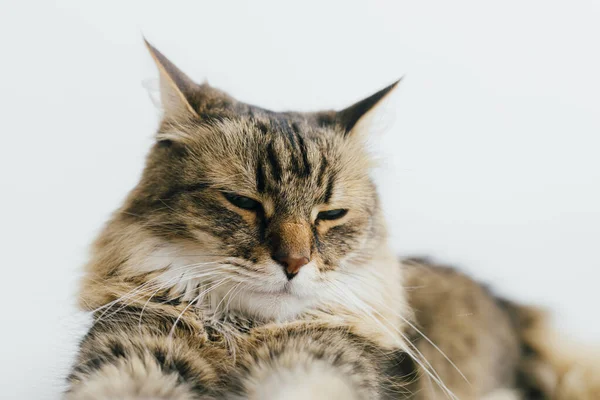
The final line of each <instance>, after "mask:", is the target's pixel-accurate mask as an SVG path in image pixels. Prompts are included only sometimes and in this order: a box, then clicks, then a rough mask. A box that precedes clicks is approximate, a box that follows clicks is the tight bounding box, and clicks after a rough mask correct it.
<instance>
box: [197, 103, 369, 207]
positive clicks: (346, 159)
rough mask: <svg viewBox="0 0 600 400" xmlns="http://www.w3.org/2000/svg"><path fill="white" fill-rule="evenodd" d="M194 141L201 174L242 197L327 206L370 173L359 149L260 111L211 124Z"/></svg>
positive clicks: (292, 116) (299, 117)
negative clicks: (336, 194) (345, 186)
mask: <svg viewBox="0 0 600 400" xmlns="http://www.w3.org/2000/svg"><path fill="white" fill-rule="evenodd" d="M195 136H196V139H197V143H196V146H195V147H196V153H197V156H198V157H195V158H194V159H195V160H201V162H202V164H203V166H204V168H203V174H204V175H205V176H209V177H211V179H212V180H213V181H214V182H217V183H218V184H219V185H221V186H223V187H224V188H225V189H227V188H231V189H232V190H236V191H240V190H244V192H242V194H246V195H251V194H254V193H256V194H259V195H264V196H269V197H272V198H275V199H278V198H280V197H281V196H282V195H284V194H285V199H286V200H288V201H289V200H290V199H291V198H295V199H297V200H298V201H303V199H304V200H306V201H308V202H314V201H316V202H320V203H328V202H329V201H330V200H331V199H332V196H333V194H334V191H335V189H336V188H337V189H338V190H339V189H341V185H342V184H343V183H346V182H351V181H353V180H357V179H361V178H363V177H364V175H365V173H366V170H368V165H367V164H368V160H367V158H366V154H365V155H363V153H364V152H363V151H362V144H358V143H356V142H357V141H356V140H354V139H352V138H347V137H344V136H343V135H341V134H340V132H337V131H336V130H335V129H332V128H330V127H327V126H320V125H319V123H318V121H316V120H315V119H314V118H312V117H311V116H310V115H306V114H302V113H288V112H286V113H275V112H264V111H262V110H259V111H258V112H254V113H253V114H250V115H248V114H246V115H240V116H237V117H234V118H225V119H218V120H215V121H213V122H211V123H210V125H208V126H206V125H204V126H203V127H201V128H200V129H198V131H197V132H196V135H195ZM192 167H193V166H192ZM246 190H247V191H246Z"/></svg>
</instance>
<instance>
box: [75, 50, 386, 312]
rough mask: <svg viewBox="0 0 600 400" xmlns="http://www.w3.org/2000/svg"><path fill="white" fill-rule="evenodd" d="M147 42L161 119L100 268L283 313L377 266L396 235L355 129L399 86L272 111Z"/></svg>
mask: <svg viewBox="0 0 600 400" xmlns="http://www.w3.org/2000/svg"><path fill="white" fill-rule="evenodd" d="M148 47H149V49H150V52H151V54H152V56H153V58H154V60H155V61H156V63H157V65H158V68H159V71H160V83H161V101H162V105H163V109H164V116H163V120H162V122H161V124H160V127H159V130H158V134H157V141H156V143H155V145H154V146H153V148H152V150H151V151H150V154H149V156H148V160H147V165H146V168H145V170H144V173H143V176H142V178H141V181H140V183H139V184H138V186H137V187H136V188H135V189H134V190H133V191H132V193H131V194H130V196H129V198H128V199H127V201H126V203H125V204H124V206H123V207H122V208H121V209H120V210H119V211H118V212H117V213H116V215H115V217H114V218H113V220H112V221H111V222H110V223H109V225H108V227H107V229H106V231H105V232H104V234H103V235H102V236H101V238H100V240H99V241H98V242H97V247H96V248H97V256H96V257H95V259H93V260H92V264H91V265H92V266H93V268H95V272H96V276H95V279H100V280H104V281H107V280H110V279H119V277H127V278H128V279H132V277H138V278H139V277H144V276H148V277H152V279H156V282H160V284H161V285H163V286H162V288H159V287H158V286H157V285H152V288H153V289H156V290H159V289H165V288H166V289H169V290H170V293H171V295H172V296H183V297H184V298H186V299H187V300H190V299H193V298H194V296H197V297H198V298H201V297H202V296H208V295H209V294H215V293H219V296H217V297H218V298H220V299H221V301H223V304H227V305H228V306H235V307H237V308H242V309H244V310H245V311H249V312H250V313H253V314H255V315H258V316H262V317H265V318H285V317H286V316H288V315H292V314H294V313H296V312H299V311H301V310H302V309H303V308H305V307H306V306H308V305H310V304H314V302H315V301H317V300H318V299H319V298H320V297H322V296H323V295H324V293H326V292H327V290H326V289H327V287H328V286H331V285H334V284H335V283H336V279H338V278H339V277H340V276H342V275H343V274H350V273H353V271H354V270H358V269H363V270H364V269H365V268H368V267H367V266H366V265H368V264H369V262H371V261H372V260H373V259H374V258H376V257H377V256H378V254H377V252H379V251H381V249H382V246H383V244H384V242H385V236H386V232H385V226H384V224H383V222H382V218H381V211H380V207H379V203H378V197H377V193H376V189H375V187H374V184H373V181H372V179H371V177H370V169H371V159H370V157H369V154H368V152H367V149H366V148H365V144H364V137H363V135H362V134H361V133H359V132H357V130H358V129H357V126H359V125H360V124H359V122H361V119H362V118H363V116H365V115H366V114H367V113H368V112H369V111H370V110H371V109H372V108H373V107H374V106H375V105H376V104H377V103H378V102H380V100H381V99H383V98H384V97H385V96H386V95H387V94H388V93H389V92H390V91H391V90H392V89H393V88H394V87H395V85H396V84H393V85H391V86H389V87H387V88H385V89H383V90H381V91H379V92H377V93H375V94H374V95H372V96H370V97H368V98H366V99H364V100H362V101H360V102H358V103H356V104H354V105H353V106H351V107H348V108H346V109H344V110H342V111H339V112H335V111H325V112H314V113H296V112H272V111H268V110H265V109H262V108H259V107H255V106H251V105H248V104H244V103H242V102H239V101H236V100H235V99H233V98H232V97H230V96H229V95H227V94H225V93H223V92H221V91H219V90H217V89H214V88H212V87H210V86H208V85H207V84H201V85H199V84H196V83H194V82H193V81H192V80H191V79H190V78H188V77H187V76H186V75H185V74H184V73H182V72H181V71H180V70H179V69H177V67H175V66H174V65H173V64H172V63H171V62H170V61H169V60H167V59H166V58H165V57H164V56H163V55H162V54H161V53H159V52H158V51H157V50H156V49H154V48H153V47H152V46H150V45H148ZM111 252H112V253H111ZM109 253H110V254H109ZM101 263H104V264H112V265H110V266H107V265H100V264H101ZM98 271H105V273H104V274H99V275H100V276H97V275H98V274H97V272H98ZM109 272H110V274H109ZM115 276H116V277H117V278H115ZM141 281H142V282H143V279H141ZM84 290H85V289H84ZM203 292H204V293H203ZM208 297H209V298H210V296H208Z"/></svg>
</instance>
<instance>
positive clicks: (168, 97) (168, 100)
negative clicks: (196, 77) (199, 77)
mask: <svg viewBox="0 0 600 400" xmlns="http://www.w3.org/2000/svg"><path fill="white" fill-rule="evenodd" d="M144 42H145V43H146V47H147V48H148V50H149V51H150V55H152V58H153V59H154V62H155V63H156V66H157V67H158V71H159V74H160V100H161V103H162V108H163V110H164V118H165V119H171V120H179V119H188V118H194V117H198V113H197V111H196V109H195V107H194V106H193V99H194V96H195V95H196V93H197V92H198V90H199V85H197V84H196V83H195V82H194V81H192V80H191V79H190V78H189V77H188V76H187V75H186V74H184V73H183V72H182V71H181V70H180V69H179V68H177V67H176V66H175V64H173V63H172V62H171V61H169V59H168V58H167V57H165V56H164V55H163V54H162V53H161V52H160V51H158V50H157V49H156V48H155V47H154V46H152V45H151V44H150V43H148V41H147V40H146V39H144Z"/></svg>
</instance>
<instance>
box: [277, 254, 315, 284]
mask: <svg viewBox="0 0 600 400" xmlns="http://www.w3.org/2000/svg"><path fill="white" fill-rule="evenodd" d="M274 258H275V260H276V261H277V262H279V264H281V266H283V270H284V272H285V275H286V276H287V278H288V279H289V280H291V279H292V278H293V277H295V276H296V274H297V273H298V271H300V268H302V267H303V266H305V265H306V264H308V262H309V261H310V260H309V259H308V258H307V257H302V256H300V257H295V256H292V255H289V254H284V255H281V256H277V257H274Z"/></svg>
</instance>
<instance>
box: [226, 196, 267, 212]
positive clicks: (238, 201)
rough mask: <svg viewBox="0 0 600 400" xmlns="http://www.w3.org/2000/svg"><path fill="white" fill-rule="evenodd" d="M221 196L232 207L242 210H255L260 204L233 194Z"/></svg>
mask: <svg viewBox="0 0 600 400" xmlns="http://www.w3.org/2000/svg"><path fill="white" fill-rule="evenodd" d="M223 196H225V198H226V199H227V200H228V201H229V202H230V203H231V204H233V205H234V206H236V207H239V208H243V209H244V210H257V209H259V208H260V203H259V202H258V201H256V200H253V199H251V198H250V197H246V196H240V195H237V194H235V193H227V192H223Z"/></svg>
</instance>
